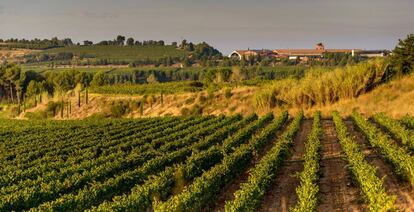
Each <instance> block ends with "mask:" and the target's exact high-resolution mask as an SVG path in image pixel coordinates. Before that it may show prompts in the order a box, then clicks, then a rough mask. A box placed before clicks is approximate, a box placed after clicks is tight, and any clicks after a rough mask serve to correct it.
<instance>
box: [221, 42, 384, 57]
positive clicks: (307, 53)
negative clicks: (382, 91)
mask: <svg viewBox="0 0 414 212" xmlns="http://www.w3.org/2000/svg"><path fill="white" fill-rule="evenodd" d="M327 53H342V54H351V55H352V56H359V57H365V58H371V57H384V56H386V55H388V54H389V53H390V51H388V50H362V49H326V48H325V46H324V45H323V44H322V43H318V44H316V46H315V48H314V49H275V50H273V51H270V50H250V49H249V50H236V51H233V52H232V53H231V54H230V55H229V57H230V58H235V59H239V60H241V59H242V58H243V57H244V58H246V59H248V58H249V57H252V56H253V57H257V56H260V57H274V58H289V59H292V60H296V59H299V60H308V59H310V58H323V57H324V55H325V54H327Z"/></svg>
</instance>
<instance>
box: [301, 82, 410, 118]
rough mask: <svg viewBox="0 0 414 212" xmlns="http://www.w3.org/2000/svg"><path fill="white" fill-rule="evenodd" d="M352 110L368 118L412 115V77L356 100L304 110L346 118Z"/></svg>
mask: <svg viewBox="0 0 414 212" xmlns="http://www.w3.org/2000/svg"><path fill="white" fill-rule="evenodd" d="M354 108H357V109H358V110H359V111H360V112H361V113H364V114H365V115H368V116H370V115H373V114H375V113H378V112H385V113H386V114H388V115H390V116H392V117H394V118H400V117H402V116H404V115H405V114H410V115H414V75H413V74H412V75H410V76H406V77H403V78H401V79H396V80H393V81H391V82H389V83H386V84H384V85H381V86H379V87H378V88H376V89H375V90H373V91H372V92H370V93H367V94H363V95H361V96H359V97H358V98H354V99H346V100H340V101H339V102H337V103H335V104H332V105H328V106H322V107H314V108H312V109H309V110H306V114H308V115H311V114H312V113H313V112H314V111H315V110H321V111H322V113H323V115H325V116H329V113H330V111H332V110H338V111H339V112H340V113H341V114H343V115H344V116H348V115H350V114H351V113H352V110H353V109H354Z"/></svg>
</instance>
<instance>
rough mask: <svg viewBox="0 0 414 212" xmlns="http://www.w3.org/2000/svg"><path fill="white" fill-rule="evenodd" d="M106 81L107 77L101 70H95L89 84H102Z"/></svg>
mask: <svg viewBox="0 0 414 212" xmlns="http://www.w3.org/2000/svg"><path fill="white" fill-rule="evenodd" d="M106 82H107V77H106V75H105V73H104V72H103V71H99V72H97V73H96V74H95V75H93V79H92V81H91V86H103V85H105V84H106Z"/></svg>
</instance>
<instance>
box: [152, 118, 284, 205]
mask: <svg viewBox="0 0 414 212" xmlns="http://www.w3.org/2000/svg"><path fill="white" fill-rule="evenodd" d="M286 118H287V115H286V114H285V115H284V116H282V117H280V118H279V119H278V120H276V121H275V122H274V123H272V124H271V125H270V126H269V127H266V128H265V130H264V131H262V132H260V133H259V134H258V135H257V136H255V137H253V138H252V139H250V140H249V142H248V143H247V144H242V145H241V146H240V147H238V148H237V149H236V150H235V151H234V152H232V153H231V154H230V155H227V156H225V157H224V159H223V161H222V162H221V163H220V164H217V165H216V166H214V167H212V168H211V169H210V170H208V171H207V172H204V173H203V174H202V176H200V177H198V178H196V179H195V180H194V181H193V183H192V184H191V185H190V186H188V187H187V188H186V189H185V190H184V191H183V192H182V193H180V194H179V195H176V196H173V197H172V198H171V199H169V200H168V201H166V202H163V203H159V204H157V205H155V207H154V210H155V211H193V210H201V208H203V206H205V205H206V204H207V203H208V202H209V201H211V200H213V199H215V198H216V196H217V194H218V193H219V192H220V191H221V190H222V187H223V186H224V185H226V184H227V183H228V182H230V181H231V180H232V179H233V178H234V177H235V176H236V175H237V174H239V173H240V172H241V171H242V170H243V169H244V168H245V167H246V166H247V165H248V164H249V161H250V160H251V159H252V157H253V152H254V151H257V150H258V149H255V147H257V146H259V145H257V143H262V144H265V143H267V142H270V141H271V140H272V136H274V134H275V132H276V131H277V130H278V129H279V128H280V127H281V125H282V124H283V123H284V121H285V120H286ZM276 123H277V124H276ZM249 128H250V127H249ZM234 138H238V137H237V136H236V137H234ZM236 143H238V142H236ZM260 146H263V145H260Z"/></svg>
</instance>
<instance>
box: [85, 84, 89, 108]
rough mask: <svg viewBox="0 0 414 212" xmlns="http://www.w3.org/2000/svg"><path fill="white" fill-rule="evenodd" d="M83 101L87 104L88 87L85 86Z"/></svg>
mask: <svg viewBox="0 0 414 212" xmlns="http://www.w3.org/2000/svg"><path fill="white" fill-rule="evenodd" d="M85 100H86V101H85V102H86V104H88V102H89V99H88V88H85Z"/></svg>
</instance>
